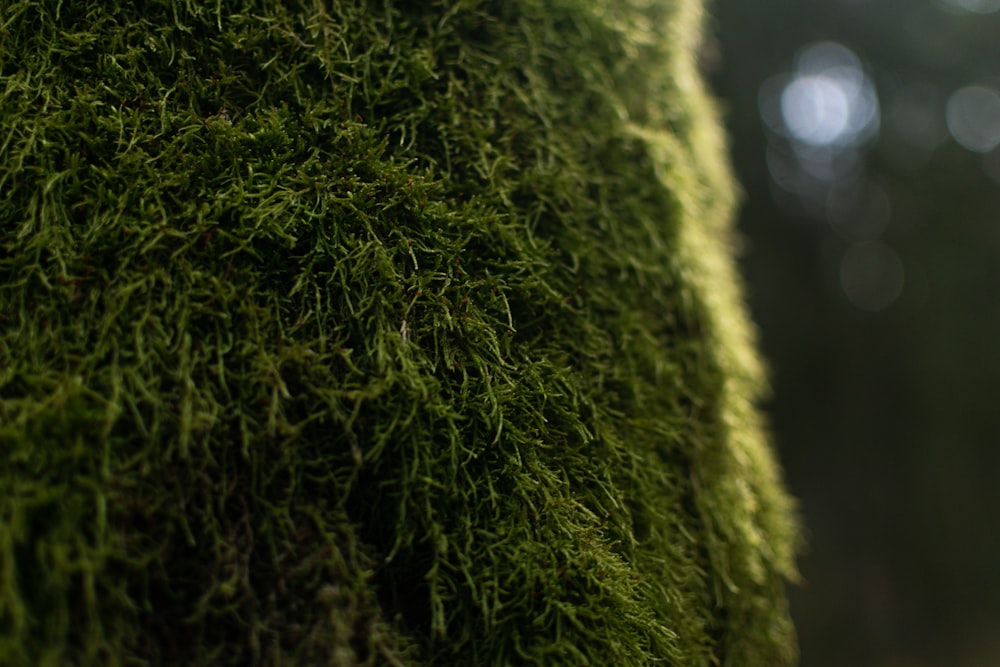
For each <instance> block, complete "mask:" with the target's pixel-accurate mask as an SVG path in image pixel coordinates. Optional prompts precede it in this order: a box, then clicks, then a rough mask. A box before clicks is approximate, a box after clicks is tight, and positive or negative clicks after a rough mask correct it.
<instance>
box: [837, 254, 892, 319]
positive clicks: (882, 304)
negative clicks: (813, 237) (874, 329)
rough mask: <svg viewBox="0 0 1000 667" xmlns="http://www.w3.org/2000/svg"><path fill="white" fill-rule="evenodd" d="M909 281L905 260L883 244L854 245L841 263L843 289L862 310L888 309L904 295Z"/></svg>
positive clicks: (841, 284)
mask: <svg viewBox="0 0 1000 667" xmlns="http://www.w3.org/2000/svg"><path fill="white" fill-rule="evenodd" d="M905 281H906V270H905V269H904V267H903V261H902V260H901V259H900V258H899V255H898V254H897V253H896V251H895V250H893V249H892V248H890V247H889V246H887V245H886V244H884V243H882V242H880V241H867V242H864V243H855V244H853V245H852V246H851V247H850V248H848V249H847V252H845V253H844V256H843V258H842V259H841V262H840V286H841V288H842V289H843V290H844V294H846V295H847V298H848V299H849V300H850V302H851V303H852V304H854V305H855V306H856V307H857V308H859V309H861V310H865V311H868V312H872V313H874V312H878V311H880V310H884V309H886V308H888V307H889V306H890V305H892V303H893V302H894V301H895V300H896V299H898V298H899V296H900V294H902V293H903V285H904V283H905Z"/></svg>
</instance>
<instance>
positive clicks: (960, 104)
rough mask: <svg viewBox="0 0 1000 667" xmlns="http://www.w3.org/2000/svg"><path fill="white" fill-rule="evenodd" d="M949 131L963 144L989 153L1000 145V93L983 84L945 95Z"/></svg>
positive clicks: (971, 148)
mask: <svg viewBox="0 0 1000 667" xmlns="http://www.w3.org/2000/svg"><path fill="white" fill-rule="evenodd" d="M945 121H946V122H947V124H948V131H949V132H951V136H952V137H954V138H955V141H957V142H958V143H959V144H961V145H962V147H964V148H966V149H968V150H970V151H975V152H976V153H988V152H989V151H991V150H993V149H994V148H996V147H997V145H998V144H1000V95H998V94H997V91H995V90H993V89H992V88H987V87H986V86H966V87H965V88H961V89H959V90H957V91H955V93H953V94H952V96H951V97H950V98H948V106H947V109H946V110H945Z"/></svg>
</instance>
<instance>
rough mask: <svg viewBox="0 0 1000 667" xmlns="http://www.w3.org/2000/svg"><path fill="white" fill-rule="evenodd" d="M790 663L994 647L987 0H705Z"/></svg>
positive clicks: (898, 662) (998, 465)
mask: <svg viewBox="0 0 1000 667" xmlns="http://www.w3.org/2000/svg"><path fill="white" fill-rule="evenodd" d="M713 2H714V4H712V5H711V6H712V12H713V15H714V18H713V23H712V25H711V32H712V34H713V38H714V41H710V43H709V45H708V47H707V48H706V50H705V53H704V54H703V57H704V60H705V62H706V67H707V71H708V72H709V75H710V76H711V77H712V83H713V86H714V89H715V93H716V95H717V96H718V97H720V98H721V99H722V103H723V106H724V111H725V113H726V120H727V123H728V125H729V132H730V136H731V140H732V151H733V159H734V162H735V166H736V170H737V172H738V175H739V178H740V181H741V183H742V186H743V189H744V202H743V208H742V211H741V218H740V229H741V232H742V236H743V241H744V244H745V247H744V254H743V258H742V261H743V270H744V273H745V275H746V276H747V278H748V281H749V301H750V306H751V310H752V312H753V315H754V318H755V320H756V322H757V324H758V327H759V330H760V335H761V342H762V346H763V349H764V352H765V354H766V356H767V358H768V360H769V363H770V366H771V369H772V386H773V397H772V398H771V400H770V401H769V402H768V403H767V405H766V406H765V407H766V408H767V410H768V412H769V413H770V419H771V424H772V430H773V432H774V435H775V440H776V443H777V447H778V451H779V456H780V457H781V459H782V462H783V464H784V466H785V470H786V475H787V480H788V484H789V486H790V487H791V489H792V491H793V493H794V494H795V495H796V496H797V497H798V498H799V499H800V502H801V512H802V515H803V517H804V520H805V524H806V527H807V534H808V541H809V546H808V550H807V552H806V553H805V554H804V556H803V557H802V559H801V570H802V574H803V577H804V582H803V584H802V586H800V587H797V588H795V589H793V590H792V612H793V615H794V617H795V619H796V624H797V627H798V631H799V636H800V642H801V648H802V667H834V666H837V667H841V666H852V667H854V666H861V667H865V666H878V667H883V666H884V667H890V666H891V667H903V666H906V667H917V666H920V667H923V666H934V667H1000V519H998V516H1000V345H998V344H997V341H1000V299H998V295H1000V148H998V146H1000V0H752V1H751V0H713Z"/></svg>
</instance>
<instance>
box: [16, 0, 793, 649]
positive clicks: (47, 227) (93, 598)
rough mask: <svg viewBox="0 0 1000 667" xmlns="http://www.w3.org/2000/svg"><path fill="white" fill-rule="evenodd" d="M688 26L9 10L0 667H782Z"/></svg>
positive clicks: (776, 573) (780, 501)
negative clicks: (456, 666)
mask: <svg viewBox="0 0 1000 667" xmlns="http://www.w3.org/2000/svg"><path fill="white" fill-rule="evenodd" d="M701 20H702V18H701V9H700V6H699V4H698V3H696V2H693V1H691V0H648V1H640V0H634V1H631V2H629V1H625V0H545V1H542V0H510V1H503V2H500V1H494V2H488V1H485V0H483V1H476V0H460V1H449V2H440V1H437V2H435V1H428V2H383V1H381V0H371V1H362V0H344V1H329V0H327V1H325V2H324V1H321V0H316V1H315V2H308V1H303V2H287V3H278V2H265V1H263V0H261V1H258V2H250V1H246V2H208V3H198V2H182V1H180V0H176V1H174V2H169V1H165V0H163V1H159V2H152V1H150V2H136V3H111V2H96V1H76V0H64V1H62V2H33V1H30V0H29V1H21V2H13V1H11V0H3V1H2V3H0V452H2V463H0V664H3V665H7V666H11V667H20V666H22V665H23V666H26V665H31V666H37V665H43V666H44V665H52V666H55V665H234V666H236V665H239V666H242V665H338V666H341V665H344V666H346V665H396V666H404V665H405V666H407V667H409V666H413V667H416V666H418V665H428V666H430V665H440V666H445V665H447V666H451V665H458V666H465V665H469V666H479V665H483V666H501V665H608V666H614V667H629V666H632V665H658V664H662V665H678V666H688V665H692V666H693V665H732V666H735V667H755V666H767V667H774V666H779V665H785V664H789V663H791V662H793V661H794V658H795V648H794V646H795V642H794V637H793V634H792V631H791V627H790V624H789V621H788V618H787V613H786V609H785V602H784V582H785V580H786V579H787V578H789V577H792V576H794V571H793V570H794V566H793V563H792V559H793V547H794V544H795V541H796V533H795V530H794V521H793V519H792V517H791V509H790V503H789V501H788V500H787V498H786V496H785V495H784V492H783V491H782V489H781V487H780V480H779V475H778V473H777V471H776V469H775V467H774V463H773V460H772V456H771V453H770V451H769V450H768V448H767V443H766V441H765V439H764V438H763V437H762V430H761V427H760V424H759V420H758V417H757V415H756V412H755V409H754V406H753V403H754V401H755V400H756V399H757V397H758V394H759V392H760V387H761V385H762V379H761V372H760V370H759V368H758V366H757V363H756V360H755V357H754V355H753V351H752V345H751V340H750V335H749V331H748V329H747V326H746V323H745V321H744V315H743V312H742V307H741V305H740V294H739V290H738V288H737V284H736V280H735V276H734V274H733V269H732V259H731V248H730V243H729V240H728V236H727V234H728V233H729V232H728V224H729V217H730V214H731V209H732V206H731V205H732V199H733V197H732V186H731V183H730V180H729V174H728V172H727V169H726V166H725V164H724V158H723V156H724V146H723V145H722V143H721V141H720V140H719V137H718V136H717V132H718V129H717V121H716V119H715V116H714V114H713V111H712V108H711V106H710V105H709V104H708V103H707V101H706V98H705V96H704V93H703V91H702V88H701V84H700V82H699V79H698V76H697V69H696V65H695V62H694V59H695V57H694V53H695V50H696V48H697V45H698V43H699V39H700V24H701Z"/></svg>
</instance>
